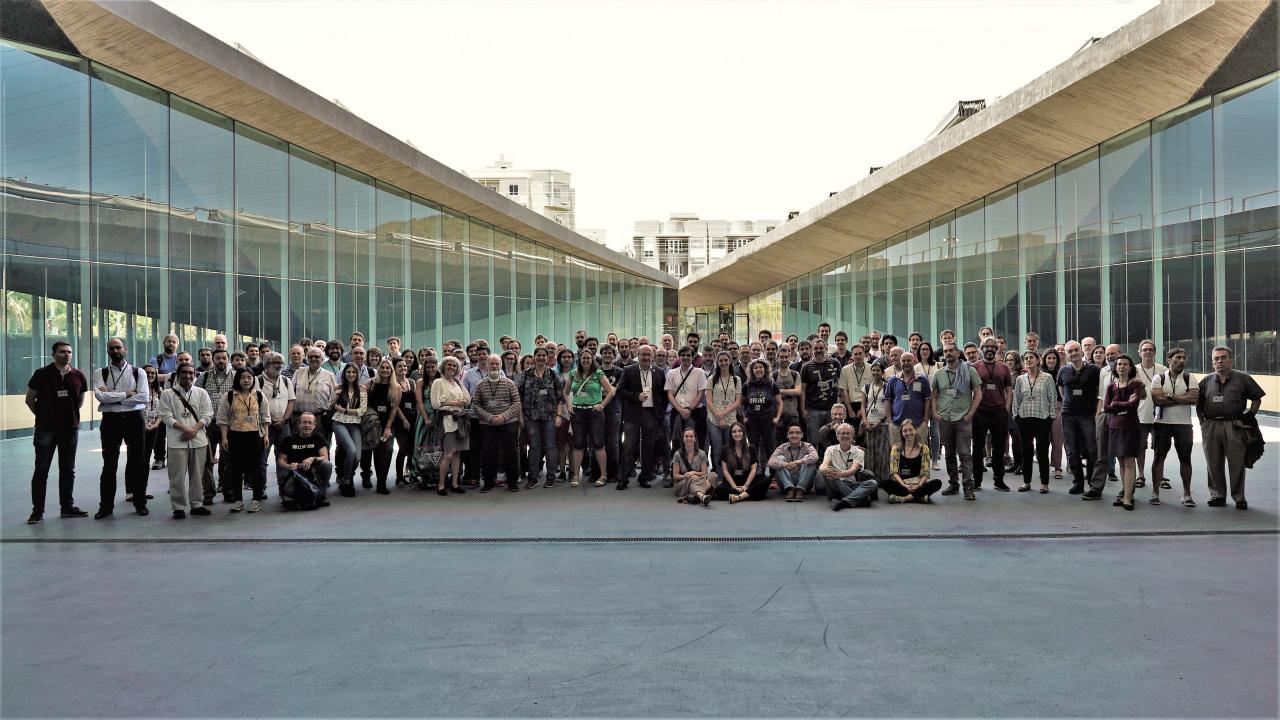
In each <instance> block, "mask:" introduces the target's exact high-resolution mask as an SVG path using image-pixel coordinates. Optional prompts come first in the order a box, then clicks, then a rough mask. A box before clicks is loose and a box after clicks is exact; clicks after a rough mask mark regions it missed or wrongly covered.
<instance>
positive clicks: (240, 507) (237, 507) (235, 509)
mask: <svg viewBox="0 0 1280 720" xmlns="http://www.w3.org/2000/svg"><path fill="white" fill-rule="evenodd" d="M241 510H244V503H243V502H239V501H238V502H235V503H232V504H231V512H240V511H241Z"/></svg>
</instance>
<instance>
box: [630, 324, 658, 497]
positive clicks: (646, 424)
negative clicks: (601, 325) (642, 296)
mask: <svg viewBox="0 0 1280 720" xmlns="http://www.w3.org/2000/svg"><path fill="white" fill-rule="evenodd" d="M638 356H639V361H638V362H637V363H636V364H635V365H631V366H629V367H627V369H626V370H624V371H623V372H622V382H620V383H618V395H619V396H621V398H622V423H623V426H624V427H625V429H626V431H625V433H624V438H625V444H624V446H623V452H622V468H623V471H622V475H621V476H620V477H619V478H618V489H619V490H625V489H626V488H627V485H628V483H629V482H630V478H631V468H633V467H635V464H636V456H637V455H639V458H640V477H639V483H640V487H642V488H648V487H649V483H650V482H651V481H652V480H653V468H654V453H655V451H659V452H663V453H665V450H666V448H662V447H661V446H660V445H659V440H658V438H659V436H660V429H661V425H662V411H663V408H664V407H665V405H666V403H665V401H664V399H665V398H666V396H667V393H666V377H665V376H664V374H663V372H662V371H661V370H659V369H658V368H656V367H654V366H653V348H651V347H649V346H648V345H641V346H640V350H639V351H638Z"/></svg>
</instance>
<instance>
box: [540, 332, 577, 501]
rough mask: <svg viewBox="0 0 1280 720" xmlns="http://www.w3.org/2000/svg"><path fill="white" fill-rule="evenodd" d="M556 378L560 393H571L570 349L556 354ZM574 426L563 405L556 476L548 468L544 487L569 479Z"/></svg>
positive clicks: (558, 416) (559, 414) (558, 419)
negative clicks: (558, 380)
mask: <svg viewBox="0 0 1280 720" xmlns="http://www.w3.org/2000/svg"><path fill="white" fill-rule="evenodd" d="M555 370H556V376H557V377H559V378H560V383H561V386H560V392H561V393H566V392H568V391H569V376H570V375H572V374H573V351H572V350H570V349H569V348H560V349H559V350H558V351H557V352H556V367H555ZM571 430H572V425H571V423H570V417H569V407H568V403H561V405H560V409H559V410H558V411H556V465H557V467H556V468H555V474H554V475H553V474H552V469H551V468H547V480H546V482H544V483H543V484H542V486H543V487H545V488H549V487H555V484H556V478H557V477H558V478H559V479H561V480H566V479H568V477H569V462H570V460H571V456H572V455H573V453H572V452H570V446H571V445H572V442H573V436H572V434H571V433H570V431H571Z"/></svg>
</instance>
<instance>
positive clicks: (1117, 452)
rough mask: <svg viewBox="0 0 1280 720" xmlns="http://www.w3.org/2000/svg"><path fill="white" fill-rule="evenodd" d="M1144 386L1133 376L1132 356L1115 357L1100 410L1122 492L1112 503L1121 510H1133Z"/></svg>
mask: <svg viewBox="0 0 1280 720" xmlns="http://www.w3.org/2000/svg"><path fill="white" fill-rule="evenodd" d="M1145 394H1146V388H1145V387H1144V386H1143V385H1142V383H1141V382H1137V381H1135V380H1134V379H1133V358H1131V357H1129V356H1128V355H1121V356H1120V357H1118V358H1116V367H1115V377H1113V378H1112V380H1111V384H1110V385H1108V386H1107V391H1106V394H1105V395H1104V396H1103V399H1102V410H1103V411H1104V412H1106V413H1107V433H1108V435H1107V445H1108V450H1109V451H1110V453H1111V457H1113V458H1116V459H1118V460H1119V461H1120V478H1121V480H1122V481H1123V483H1124V492H1123V493H1121V495H1120V497H1118V498H1116V501H1115V502H1114V503H1112V504H1113V505H1115V506H1117V507H1123V508H1124V509H1125V510H1132V509H1133V481H1134V478H1136V477H1137V475H1138V454H1139V453H1140V452H1142V432H1141V430H1142V428H1141V425H1140V424H1139V421H1138V404H1139V403H1140V402H1142V398H1143V396H1144V395H1145Z"/></svg>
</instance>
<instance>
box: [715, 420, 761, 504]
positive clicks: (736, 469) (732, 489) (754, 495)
mask: <svg viewBox="0 0 1280 720" xmlns="http://www.w3.org/2000/svg"><path fill="white" fill-rule="evenodd" d="M756 455H757V452H756V448H754V447H752V446H751V444H750V443H749V442H747V428H746V426H745V425H743V424H742V423H740V422H735V423H734V424H733V425H731V426H729V442H728V443H727V444H726V445H725V446H724V447H723V448H722V449H721V451H720V481H719V482H718V483H716V490H715V497H716V499H717V500H728V501H729V504H730V505H732V504H734V503H736V502H741V501H743V500H763V499H764V498H765V496H766V495H767V494H768V493H769V478H768V477H767V476H765V474H764V473H763V472H761V471H760V466H759V464H758V463H757V462H756Z"/></svg>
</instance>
